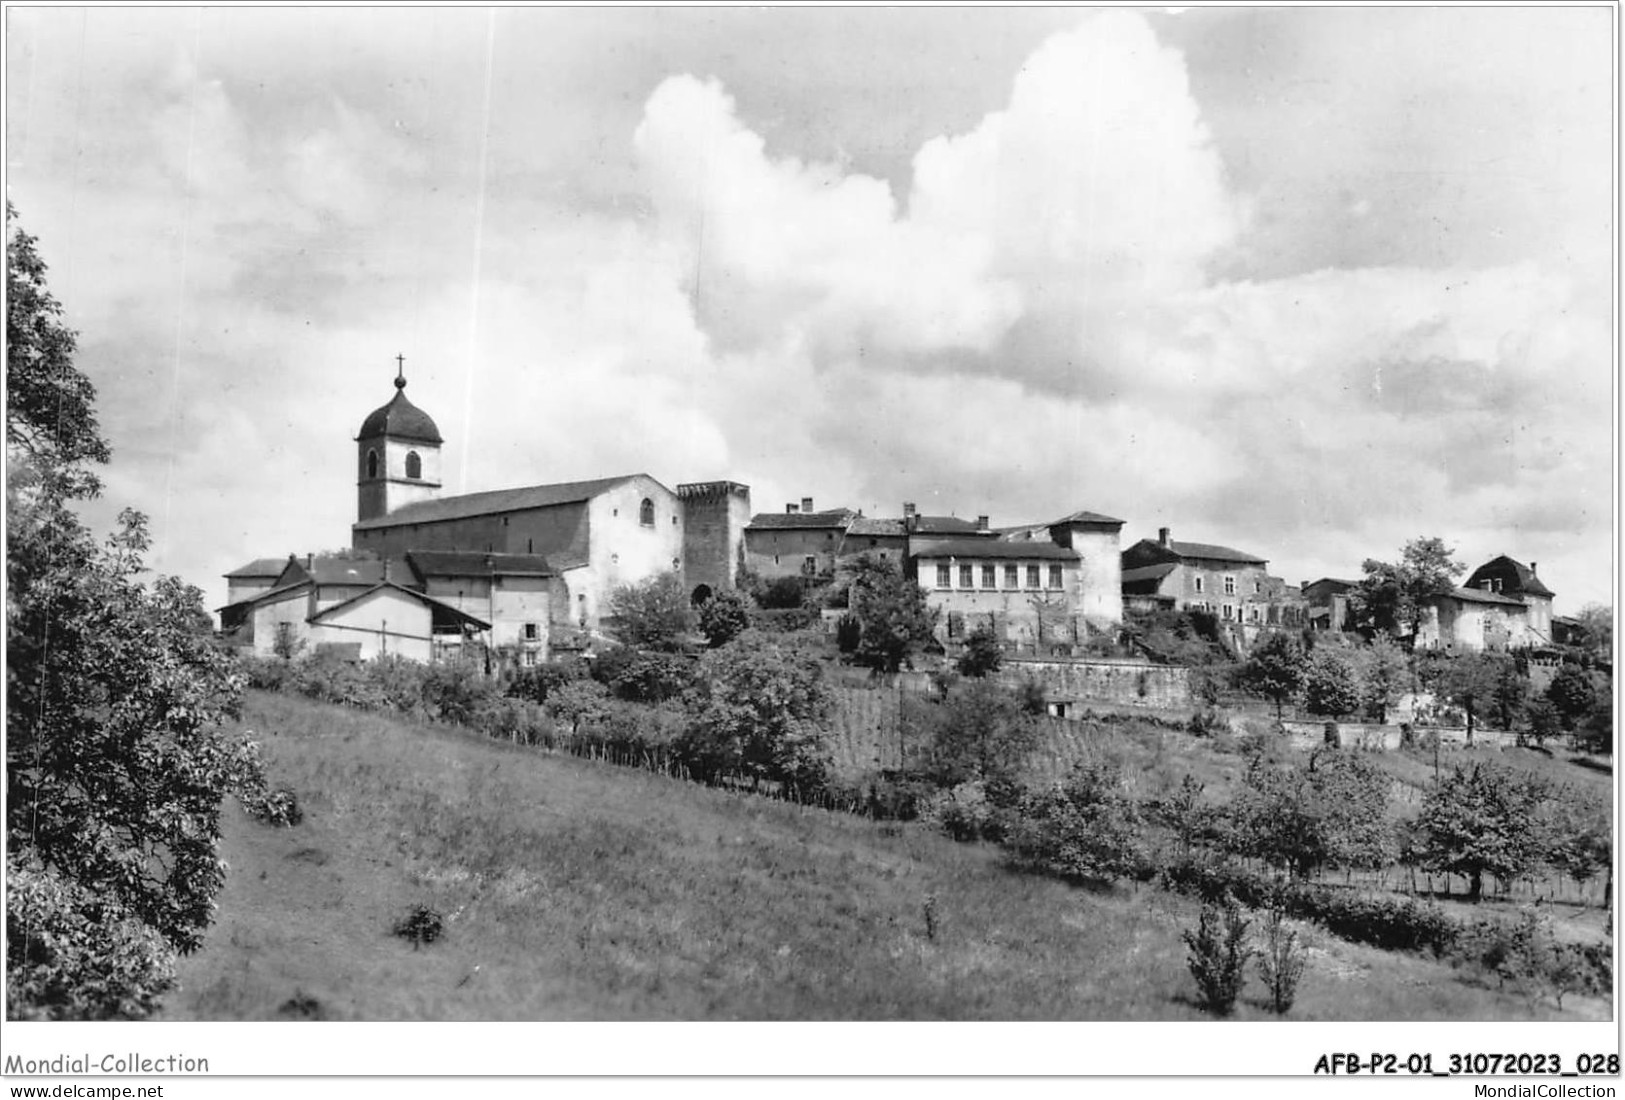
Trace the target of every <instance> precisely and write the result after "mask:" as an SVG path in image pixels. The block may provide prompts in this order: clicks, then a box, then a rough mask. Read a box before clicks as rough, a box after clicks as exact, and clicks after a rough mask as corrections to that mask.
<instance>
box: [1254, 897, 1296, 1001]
mask: <svg viewBox="0 0 1625 1100" xmlns="http://www.w3.org/2000/svg"><path fill="white" fill-rule="evenodd" d="M1303 965H1304V958H1303V950H1302V949H1301V948H1300V947H1299V945H1298V934H1297V932H1295V931H1293V930H1292V929H1290V928H1288V927H1287V926H1286V912H1285V909H1284V908H1283V907H1282V906H1280V905H1275V906H1272V907H1271V908H1270V912H1269V917H1268V919H1267V920H1266V921H1265V923H1264V946H1263V947H1262V948H1261V949H1260V950H1259V951H1258V970H1259V975H1260V976H1261V977H1262V978H1263V979H1264V984H1265V985H1266V986H1268V987H1269V991H1270V1007H1271V1008H1273V1009H1274V1010H1275V1014H1276V1015H1277V1016H1285V1015H1286V1014H1287V1013H1288V1012H1289V1011H1291V1009H1292V1002H1293V1001H1294V1000H1295V999H1296V998H1297V995H1298V980H1299V979H1300V978H1302V977H1303Z"/></svg>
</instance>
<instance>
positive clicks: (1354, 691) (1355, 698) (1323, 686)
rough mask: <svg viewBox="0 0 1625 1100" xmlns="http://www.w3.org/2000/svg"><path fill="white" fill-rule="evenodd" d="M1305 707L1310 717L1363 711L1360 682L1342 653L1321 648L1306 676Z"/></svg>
mask: <svg viewBox="0 0 1625 1100" xmlns="http://www.w3.org/2000/svg"><path fill="white" fill-rule="evenodd" d="M1303 704H1304V707H1305V708H1306V709H1307V710H1308V711H1309V713H1310V714H1318V715H1324V716H1326V717H1333V718H1335V717H1339V716H1342V715H1345V714H1353V713H1354V712H1355V711H1357V710H1358V709H1359V708H1360V682H1359V679H1358V678H1357V677H1356V676H1355V674H1354V665H1353V663H1352V662H1351V661H1350V660H1349V658H1348V656H1347V655H1346V654H1344V653H1343V652H1342V651H1340V650H1337V649H1334V648H1332V647H1330V646H1321V647H1319V648H1317V649H1316V650H1315V652H1314V654H1313V655H1312V656H1311V657H1310V658H1309V662H1308V664H1307V665H1306V666H1305V668H1304V673H1303Z"/></svg>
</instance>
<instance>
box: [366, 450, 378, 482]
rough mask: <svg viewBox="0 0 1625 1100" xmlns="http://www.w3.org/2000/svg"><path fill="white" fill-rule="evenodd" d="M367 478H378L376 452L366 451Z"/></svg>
mask: <svg viewBox="0 0 1625 1100" xmlns="http://www.w3.org/2000/svg"><path fill="white" fill-rule="evenodd" d="M367 476H368V477H377V476H378V452H377V451H368V452H367Z"/></svg>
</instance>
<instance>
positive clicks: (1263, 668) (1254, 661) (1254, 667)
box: [1241, 630, 1305, 721]
mask: <svg viewBox="0 0 1625 1100" xmlns="http://www.w3.org/2000/svg"><path fill="white" fill-rule="evenodd" d="M1304 667H1305V657H1304V652H1303V645H1302V644H1301V643H1300V642H1299V641H1298V639H1297V638H1295V637H1293V636H1292V635H1291V634H1287V633H1285V632H1283V631H1279V630H1275V631H1271V632H1270V633H1269V634H1266V635H1265V636H1264V637H1263V638H1260V639H1259V640H1258V641H1257V642H1255V643H1254V645H1253V649H1252V652H1251V653H1250V654H1248V656H1247V661H1246V663H1245V664H1243V665H1242V666H1241V682H1242V684H1243V686H1244V687H1246V688H1247V689H1248V690H1250V691H1256V692H1258V693H1259V694H1260V695H1264V696H1267V697H1268V698H1270V699H1272V700H1274V702H1275V718H1276V721H1280V720H1281V718H1282V716H1283V708H1284V706H1285V703H1286V701H1287V700H1288V699H1291V698H1293V697H1294V696H1295V695H1297V694H1298V690H1299V689H1300V688H1301V687H1302V686H1303V674H1304Z"/></svg>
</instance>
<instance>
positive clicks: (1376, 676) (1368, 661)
mask: <svg viewBox="0 0 1625 1100" xmlns="http://www.w3.org/2000/svg"><path fill="white" fill-rule="evenodd" d="M1359 663H1360V665H1361V669H1360V673H1361V676H1360V681H1361V682H1360V693H1361V697H1362V699H1363V700H1364V703H1365V709H1366V712H1367V713H1368V714H1369V715H1371V717H1373V718H1375V719H1376V720H1377V721H1378V722H1386V721H1388V708H1389V707H1391V706H1393V705H1394V703H1395V702H1397V701H1398V699H1399V696H1400V695H1401V694H1403V693H1404V692H1405V691H1407V690H1409V688H1410V686H1411V676H1410V671H1411V670H1410V662H1409V661H1408V660H1407V659H1406V657H1405V651H1404V650H1402V649H1400V648H1399V646H1397V645H1395V644H1394V639H1393V637H1392V636H1391V635H1389V634H1386V633H1379V634H1377V635H1376V636H1375V637H1373V638H1372V639H1371V644H1370V645H1368V646H1367V647H1366V648H1365V649H1364V650H1363V651H1362V652H1361V654H1360V662H1359Z"/></svg>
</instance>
